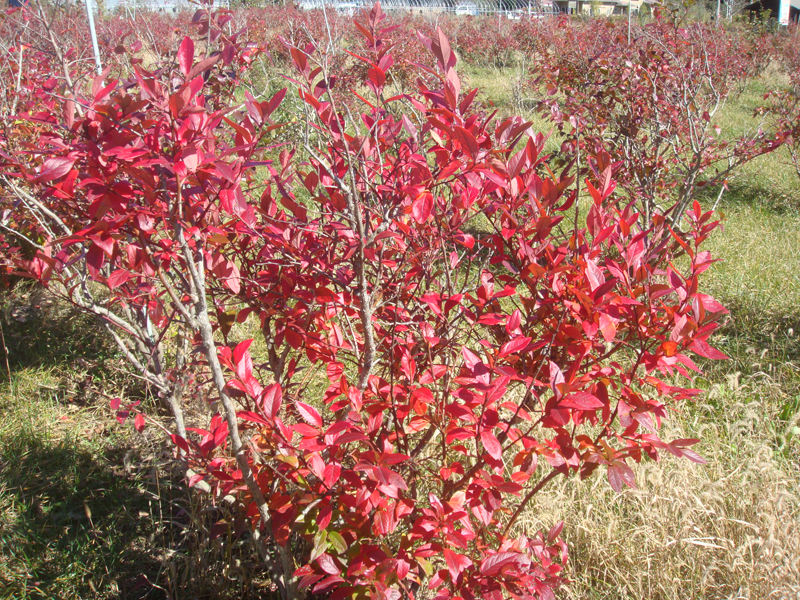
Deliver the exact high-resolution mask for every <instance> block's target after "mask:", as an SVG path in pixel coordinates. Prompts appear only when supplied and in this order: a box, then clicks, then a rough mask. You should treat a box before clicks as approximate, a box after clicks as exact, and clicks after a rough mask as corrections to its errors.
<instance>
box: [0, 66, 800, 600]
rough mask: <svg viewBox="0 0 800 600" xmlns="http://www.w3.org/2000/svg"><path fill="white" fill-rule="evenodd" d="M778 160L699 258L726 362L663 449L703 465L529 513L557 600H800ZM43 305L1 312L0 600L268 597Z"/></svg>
mask: <svg viewBox="0 0 800 600" xmlns="http://www.w3.org/2000/svg"><path fill="white" fill-rule="evenodd" d="M515 77H518V75H517V73H516V72H515V71H513V70H508V71H495V70H487V69H478V68H467V70H466V79H467V80H468V81H469V83H470V84H472V85H480V86H482V87H483V89H484V90H485V93H484V100H492V101H493V102H494V104H495V105H496V106H498V107H499V108H500V110H501V111H504V112H511V111H512V110H514V109H515V108H520V107H521V108H523V109H525V106H526V104H525V98H524V97H523V96H522V95H520V91H519V87H518V85H517V83H516V81H515ZM757 85H758V84H757V83H756V84H755V87H754V88H753V89H751V90H749V91H746V93H744V94H742V95H741V96H740V97H738V98H737V99H736V100H735V101H732V102H731V103H730V104H729V105H728V107H727V108H726V113H725V115H724V116H723V119H724V120H725V123H727V124H728V126H730V127H732V128H736V127H745V126H747V119H749V118H750V115H752V104H753V103H754V102H755V99H756V98H757V96H758V89H757ZM783 158H784V157H783V155H781V154H780V153H778V154H773V155H769V156H767V157H764V158H761V159H758V160H757V161H755V162H753V163H751V164H750V165H748V167H747V168H746V169H745V170H743V172H742V173H740V175H739V176H738V177H737V178H736V179H735V180H733V181H731V184H730V188H731V189H730V192H728V193H727V194H726V195H724V196H723V199H722V202H721V205H720V209H721V211H722V214H723V223H724V227H723V228H722V229H721V230H719V231H718V232H717V233H716V234H715V236H714V238H713V239H712V240H711V243H710V244H709V246H710V249H711V250H712V252H713V253H714V255H716V256H717V257H718V258H720V259H721V262H719V263H718V264H717V265H715V266H714V267H713V268H712V269H711V270H710V271H709V272H708V273H707V275H706V279H705V282H706V286H707V289H708V291H709V293H711V294H713V295H715V296H716V297H717V298H718V299H719V300H720V301H722V302H723V304H725V305H726V306H727V307H728V308H729V310H730V316H729V319H728V320H726V322H725V324H724V326H723V328H722V329H721V331H720V333H719V334H718V335H717V337H716V345H717V346H718V347H719V348H720V349H721V350H723V351H724V352H726V353H727V354H728V355H729V356H730V357H731V360H730V361H726V362H724V363H719V364H713V365H712V364H708V365H706V367H707V371H706V373H705V375H704V376H702V377H697V378H696V380H695V382H694V383H695V386H696V387H700V388H702V389H704V390H705V392H706V393H705V394H704V395H703V397H702V398H701V399H700V400H699V401H698V402H696V403H693V404H688V405H685V406H684V407H683V409H682V410H681V411H680V412H676V413H675V414H674V415H672V418H671V419H670V420H669V422H668V423H667V425H666V427H665V434H664V437H665V438H685V437H700V438H701V440H702V442H701V444H700V445H699V446H698V447H697V448H698V450H699V452H700V453H701V454H702V455H703V456H704V457H705V458H706V459H707V461H708V464H707V465H695V464H692V463H689V462H688V461H678V460H671V459H665V460H664V461H663V462H662V463H661V464H653V463H647V464H643V465H641V466H639V467H638V468H637V469H636V471H637V482H638V488H639V489H638V490H627V491H624V492H623V493H621V494H616V493H614V492H613V491H612V490H611V489H610V487H609V486H608V484H607V483H606V482H605V481H604V479H603V478H601V477H596V478H593V479H591V480H589V481H587V482H583V483H580V482H578V481H577V479H572V480H569V481H562V482H560V483H559V484H557V485H554V486H553V487H551V488H550V489H549V490H547V491H546V492H545V493H544V494H542V495H541V496H540V497H539V500H538V502H537V503H536V504H535V505H534V506H532V507H531V508H530V510H529V511H528V513H527V514H526V517H525V519H524V524H525V526H526V527H530V528H531V529H532V530H536V529H538V528H540V527H550V526H551V525H552V524H553V523H554V522H555V521H557V520H561V519H564V520H566V521H567V524H568V525H567V527H566V529H565V535H566V541H567V542H568V543H569V544H570V547H571V552H572V554H571V561H570V565H569V568H568V571H567V573H568V576H569V577H570V578H571V580H572V581H571V583H570V584H569V585H568V586H567V587H566V588H564V590H563V591H562V593H561V596H562V597H563V598H574V599H595V598H596V599H598V600H599V599H601V598H603V599H606V598H619V599H630V600H633V599H642V598H646V599H653V600H658V599H664V600H667V599H669V600H672V599H675V600H678V599H722V598H726V599H738V598H742V599H744V598H747V599H753V600H761V599H780V600H783V599H792V598H799V597H800V583H799V582H800V314H799V313H798V311H797V307H798V306H799V305H800V270H799V269H798V266H800V182H798V180H797V178H796V176H794V174H793V173H792V171H791V170H790V168H789V167H787V166H786V165H784V164H783V163H782V160H783ZM714 197H715V194H714ZM709 202H713V198H711V199H710V200H709ZM48 302H49V300H48V298H47V297H46V296H43V295H42V294H40V293H39V292H36V291H35V290H30V289H27V288H25V289H23V290H21V291H20V290H17V291H16V292H15V293H14V294H13V296H12V295H9V296H6V297H5V298H4V299H3V314H2V316H1V317H0V318H1V319H2V326H3V332H4V335H5V338H6V345H7V346H8V348H9V358H10V360H9V369H10V375H11V379H10V381H9V380H8V377H7V375H5V374H3V375H0V377H2V383H1V384H0V410H2V413H3V416H4V418H3V419H2V421H0V598H2V599H9V600H10V599H12V598H13V599H19V600H24V599H28V598H41V599H45V598H59V599H61V598H64V599H67V598H75V599H78V598H165V597H169V598H188V597H207V598H228V597H230V598H241V597H264V596H268V594H269V593H270V592H269V590H268V589H267V588H265V587H262V586H264V585H265V583H264V582H263V581H261V580H260V579H259V577H258V572H257V570H255V569H254V568H253V567H252V565H248V564H247V562H246V560H247V559H246V558H245V557H246V556H248V554H247V553H246V552H244V551H241V550H243V549H241V548H238V547H237V544H236V543H235V542H234V541H232V539H231V537H230V532H229V531H227V530H223V531H220V530H219V528H217V529H214V528H212V527H211V525H210V524H211V523H214V522H216V521H219V519H220V518H224V514H222V513H221V510H222V509H218V508H214V507H209V506H200V505H197V504H196V500H193V499H192V498H191V497H189V496H188V495H187V494H186V493H185V492H184V491H182V489H181V488H180V487H179V482H178V481H177V480H176V479H175V478H174V477H173V474H172V473H170V471H169V464H170V460H169V458H170V457H169V451H168V450H167V449H166V448H165V446H164V445H163V444H162V443H160V442H159V440H158V437H157V435H156V434H155V433H150V434H148V436H143V435H140V434H135V433H132V432H131V430H130V429H129V428H128V427H122V426H120V425H118V424H117V423H116V421H115V420H114V418H113V415H112V413H111V411H110V410H109V409H108V408H107V407H108V397H107V396H106V395H105V394H107V393H109V390H113V389H114V387H115V386H132V385H136V383H135V382H131V381H130V380H129V379H126V378H125V377H124V376H123V375H122V374H121V373H119V371H118V365H117V358H116V357H115V355H114V353H113V351H112V350H111V349H110V347H109V346H108V343H107V340H105V339H104V338H103V337H102V336H100V335H99V334H97V333H96V327H95V325H94V324H92V323H91V322H90V321H88V320H86V319H85V318H83V317H81V316H80V315H75V314H73V313H71V312H69V311H65V310H61V309H60V308H59V307H58V305H53V306H47V303H48ZM0 371H2V372H5V363H4V362H2V361H0ZM190 525H191V528H190V527H189V526H190Z"/></svg>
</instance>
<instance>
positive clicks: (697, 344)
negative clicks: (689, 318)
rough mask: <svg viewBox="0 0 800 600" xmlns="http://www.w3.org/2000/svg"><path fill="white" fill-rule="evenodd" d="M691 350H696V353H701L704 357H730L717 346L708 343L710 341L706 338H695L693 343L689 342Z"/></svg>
mask: <svg viewBox="0 0 800 600" xmlns="http://www.w3.org/2000/svg"><path fill="white" fill-rule="evenodd" d="M689 350H691V351H692V352H694V353H695V354H699V355H700V356H702V357H704V358H710V359H711V360H727V359H728V358H730V357H729V356H727V355H725V354H723V353H722V352H720V351H719V350H717V349H716V348H712V347H711V346H709V345H708V342H706V341H705V340H695V341H693V342H692V343H691V344H689Z"/></svg>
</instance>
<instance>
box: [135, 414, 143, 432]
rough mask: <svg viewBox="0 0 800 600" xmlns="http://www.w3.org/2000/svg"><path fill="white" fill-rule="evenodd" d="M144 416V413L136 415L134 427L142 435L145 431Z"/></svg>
mask: <svg viewBox="0 0 800 600" xmlns="http://www.w3.org/2000/svg"><path fill="white" fill-rule="evenodd" d="M144 423H145V421H144V415H143V414H142V413H136V417H134V419H133V427H134V428H135V429H136V431H138V432H139V433H141V432H142V431H144Z"/></svg>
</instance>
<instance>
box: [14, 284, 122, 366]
mask: <svg viewBox="0 0 800 600" xmlns="http://www.w3.org/2000/svg"><path fill="white" fill-rule="evenodd" d="M2 303H3V305H4V306H3V314H2V317H0V318H2V319H3V334H4V337H5V342H6V347H7V348H8V361H9V365H10V367H11V370H12V371H15V370H18V369H24V368H26V367H39V366H54V365H57V366H60V367H63V366H67V365H73V364H75V363H78V364H79V365H84V364H94V363H98V362H102V361H104V360H105V359H107V358H109V357H110V356H112V355H114V354H115V352H116V348H115V347H114V346H113V341H112V340H111V338H110V336H109V335H108V334H107V333H106V331H105V330H104V328H103V327H102V325H101V324H100V323H98V322H97V320H95V319H93V318H92V317H90V316H89V315H87V314H84V313H82V312H80V311H79V310H77V309H75V308H73V307H71V306H68V305H65V304H64V303H63V302H60V301H58V300H57V299H56V298H55V297H54V296H52V295H51V294H50V293H49V292H47V290H45V289H43V288H41V287H38V286H34V285H31V284H24V285H21V286H18V287H17V288H16V289H15V290H14V291H13V292H12V293H6V294H4V297H3V302H2Z"/></svg>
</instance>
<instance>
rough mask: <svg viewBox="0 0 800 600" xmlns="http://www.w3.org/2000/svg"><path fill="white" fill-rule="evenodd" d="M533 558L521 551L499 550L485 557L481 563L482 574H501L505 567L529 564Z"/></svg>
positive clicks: (490, 575)
mask: <svg viewBox="0 0 800 600" xmlns="http://www.w3.org/2000/svg"><path fill="white" fill-rule="evenodd" d="M530 562H531V559H530V558H528V557H527V556H525V555H524V554H521V553H519V552H498V553H497V554H492V555H491V556H488V557H486V558H485V559H483V562H482V563H481V575H486V576H487V577H494V576H495V575H499V574H500V573H501V572H502V571H503V569H504V568H505V567H512V566H517V565H520V566H527V565H529V564H530Z"/></svg>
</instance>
